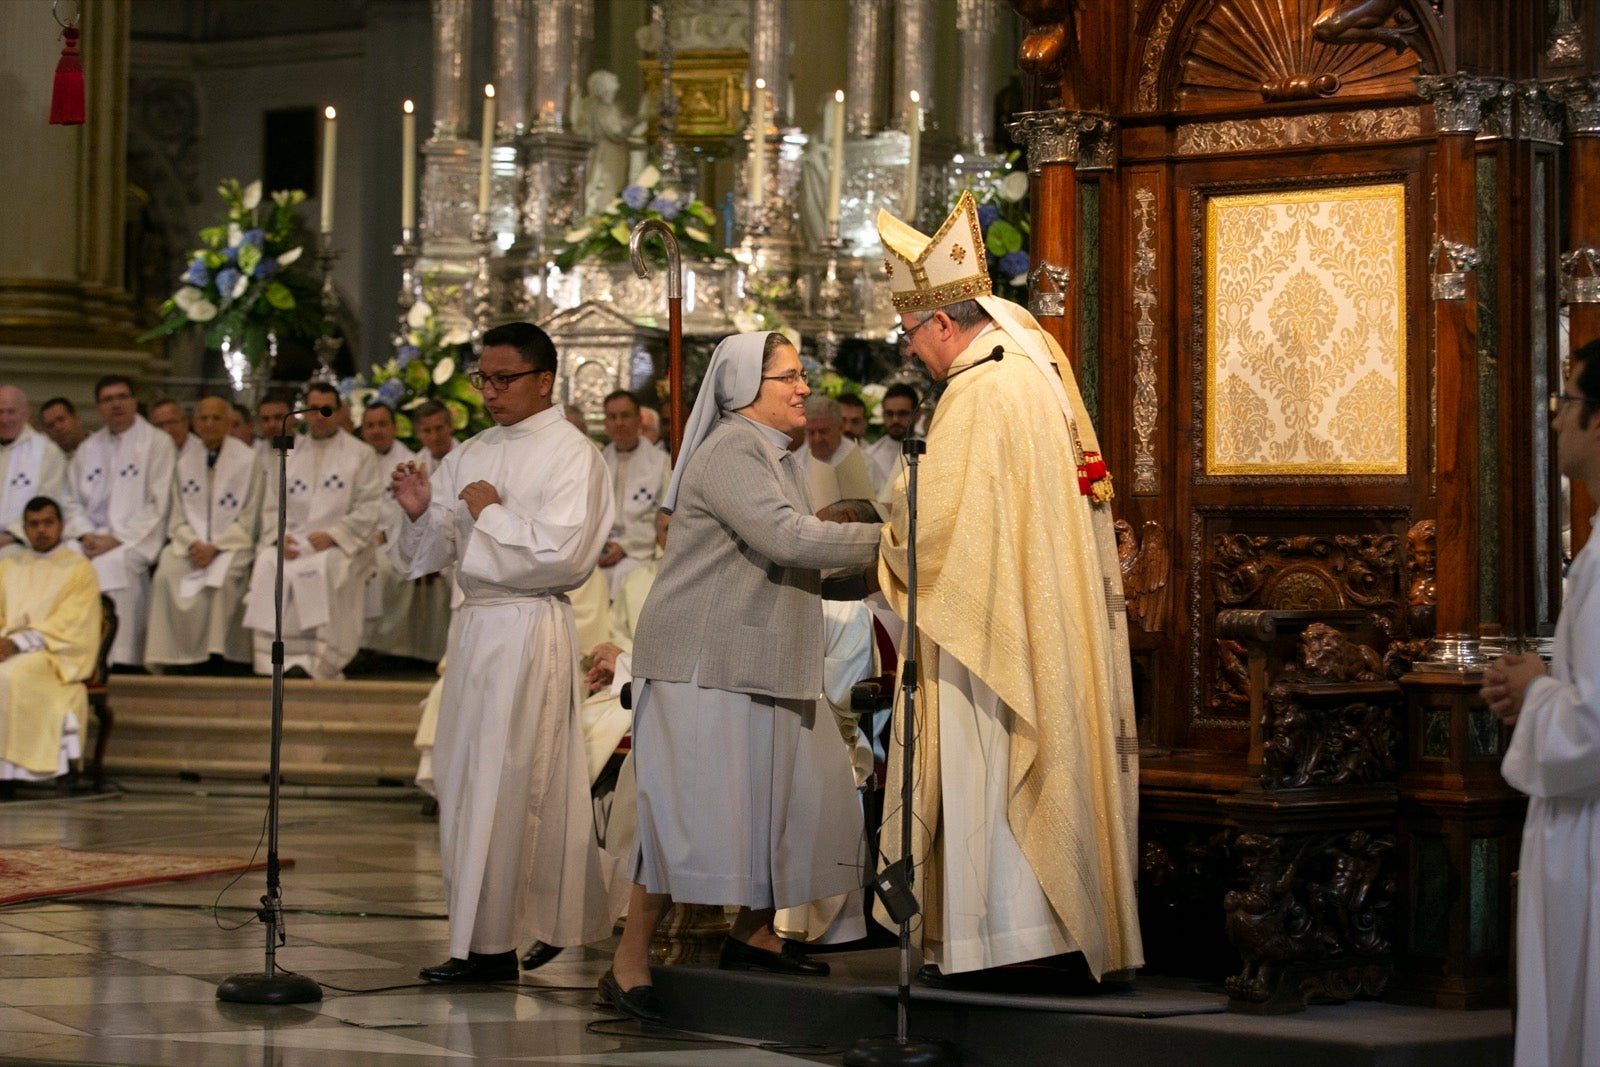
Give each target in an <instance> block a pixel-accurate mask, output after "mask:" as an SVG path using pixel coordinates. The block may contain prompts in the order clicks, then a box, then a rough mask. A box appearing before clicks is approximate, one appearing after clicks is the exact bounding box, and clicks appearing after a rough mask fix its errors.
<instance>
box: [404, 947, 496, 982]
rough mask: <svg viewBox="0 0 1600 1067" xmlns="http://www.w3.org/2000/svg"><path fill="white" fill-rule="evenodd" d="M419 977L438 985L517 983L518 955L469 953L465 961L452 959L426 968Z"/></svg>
mask: <svg viewBox="0 0 1600 1067" xmlns="http://www.w3.org/2000/svg"><path fill="white" fill-rule="evenodd" d="M419 977H421V978H423V979H425V980H427V981H429V982H433V983H435V984H437V985H467V984H471V983H475V982H515V981H516V980H517V954H516V952H515V951H511V952H491V953H488V954H487V955H485V954H482V953H478V952H469V953H467V958H466V959H464V960H460V959H456V958H455V957H453V956H452V957H451V958H450V959H448V960H445V961H444V962H443V963H441V964H439V965H438V966H436V967H424V968H423V969H422V970H421V972H419Z"/></svg>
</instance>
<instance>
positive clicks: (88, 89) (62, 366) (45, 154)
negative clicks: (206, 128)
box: [0, 0, 177, 421]
mask: <svg viewBox="0 0 1600 1067" xmlns="http://www.w3.org/2000/svg"><path fill="white" fill-rule="evenodd" d="M81 10H82V13H83V19H82V26H83V30H84V33H83V38H82V42H81V45H80V49H81V54H82V61H83V71H84V90H85V97H84V105H85V113H86V118H87V121H86V122H85V123H84V124H83V125H81V126H51V125H48V124H47V123H46V119H47V118H48V116H49V113H50V92H51V86H52V83H53V81H54V72H55V66H56V59H57V57H58V56H59V55H60V42H59V40H57V39H56V38H55V34H56V24H55V21H54V20H53V18H52V16H51V7H50V3H49V0H14V2H12V3H5V4H0V70H4V71H5V72H6V74H7V83H8V86H9V88H8V91H7V92H5V93H0V127H3V128H4V129H5V130H6V149H5V151H4V152H0V182H3V187H4V188H5V190H6V196H7V200H8V202H9V203H10V205H11V210H10V211H9V212H7V216H6V234H5V239H4V240H0V381H4V382H6V383H7V384H15V385H19V386H21V387H22V388H23V389H25V390H26V391H27V392H28V394H29V396H30V398H31V399H32V400H33V402H34V403H35V404H37V403H38V402H39V401H40V400H43V399H44V398H46V397H48V396H50V395H53V394H56V393H62V394H65V395H67V396H70V397H72V398H73V399H74V400H75V401H88V400H89V399H90V396H89V394H90V388H91V386H92V383H93V382H94V380H95V379H96V378H97V377H99V376H100V375H101V374H105V373H108V372H113V371H115V372H117V373H122V374H127V375H129V376H130V377H134V378H146V377H151V376H156V375H159V374H162V373H165V360H164V359H162V358H160V357H158V356H156V355H154V353H155V352H156V351H157V349H156V348H154V347H152V348H136V347H135V346H134V344H133V339H134V338H135V337H136V336H137V335H138V334H139V333H140V332H141V331H140V328H139V325H138V323H137V322H136V318H135V309H134V306H133V300H132V298H131V297H130V296H129V295H128V292H127V289H126V287H125V279H124V264H123V260H124V237H123V232H124V231H123V225H124V220H125V208H124V205H125V203H126V193H127V112H128V24H129V17H130V15H129V0H83V3H82V7H81ZM52 41H54V43H55V47H53V48H52V47H50V46H51V44H52ZM176 282H177V279H173V283H174V288H176ZM89 415H90V420H91V421H93V407H92V406H91V407H90V408H89Z"/></svg>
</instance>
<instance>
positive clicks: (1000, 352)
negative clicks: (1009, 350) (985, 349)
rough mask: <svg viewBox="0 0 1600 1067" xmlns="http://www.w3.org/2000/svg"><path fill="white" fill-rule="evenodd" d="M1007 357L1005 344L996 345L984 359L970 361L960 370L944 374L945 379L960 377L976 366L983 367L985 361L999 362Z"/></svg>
mask: <svg viewBox="0 0 1600 1067" xmlns="http://www.w3.org/2000/svg"><path fill="white" fill-rule="evenodd" d="M1005 358H1006V350H1005V346H1004V345H995V346H994V351H993V352H990V353H989V354H988V355H987V356H984V357H983V358H982V359H979V360H974V361H973V362H971V363H968V364H967V365H966V366H965V367H962V368H961V369H960V370H955V371H951V372H950V373H949V374H946V375H945V376H944V380H945V381H947V382H948V381H949V380H950V379H951V378H959V377H960V376H961V375H963V374H965V373H967V371H969V370H972V369H973V368H974V367H981V366H983V365H984V364H985V363H999V362H1000V361H1001V360H1002V359H1005Z"/></svg>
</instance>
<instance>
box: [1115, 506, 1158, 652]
mask: <svg viewBox="0 0 1600 1067" xmlns="http://www.w3.org/2000/svg"><path fill="white" fill-rule="evenodd" d="M1115 528H1116V531H1117V559H1118V561H1119V562H1120V563H1121V564H1122V593H1123V596H1124V597H1125V598H1126V599H1127V602H1128V618H1129V619H1131V620H1132V621H1134V622H1135V623H1137V624H1138V625H1139V628H1140V629H1141V630H1144V631H1145V632H1146V633H1157V632H1159V631H1162V630H1165V629H1166V628H1167V620H1168V618H1169V617H1170V616H1171V614H1172V600H1171V593H1169V592H1168V585H1169V582H1170V580H1171V577H1172V552H1171V550H1170V549H1169V548H1168V547H1167V533H1166V531H1165V530H1163V529H1162V527H1161V524H1160V523H1158V522H1155V521H1150V522H1146V523H1145V524H1144V530H1143V533H1142V536H1140V537H1135V536H1134V533H1133V526H1132V525H1131V524H1130V523H1128V522H1126V521H1125V520H1123V519H1118V520H1117V521H1116V524H1115Z"/></svg>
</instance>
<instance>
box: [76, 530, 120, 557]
mask: <svg viewBox="0 0 1600 1067" xmlns="http://www.w3.org/2000/svg"><path fill="white" fill-rule="evenodd" d="M78 544H80V545H82V546H83V554H84V557H85V558H86V559H94V558H95V557H97V556H103V555H105V554H106V553H107V552H110V551H111V550H112V549H113V548H116V547H117V546H118V545H120V544H122V542H121V541H118V540H117V539H116V538H115V537H112V536H111V535H110V534H97V533H86V534H84V535H83V536H82V537H80V538H78Z"/></svg>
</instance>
